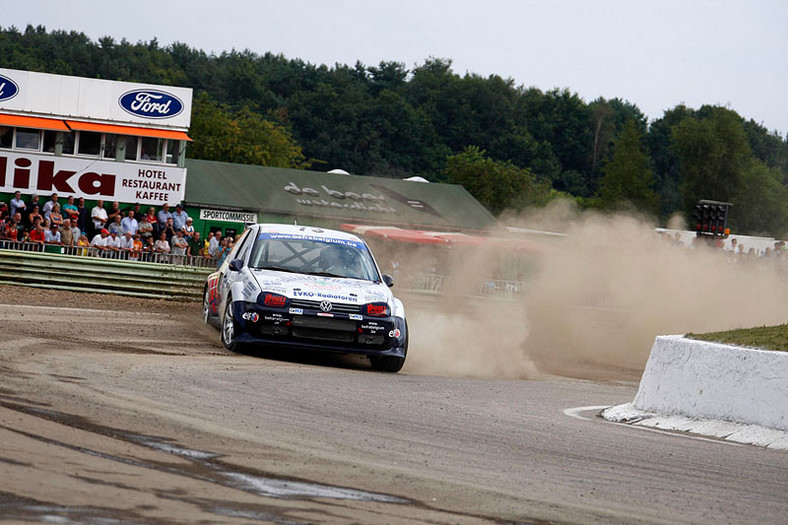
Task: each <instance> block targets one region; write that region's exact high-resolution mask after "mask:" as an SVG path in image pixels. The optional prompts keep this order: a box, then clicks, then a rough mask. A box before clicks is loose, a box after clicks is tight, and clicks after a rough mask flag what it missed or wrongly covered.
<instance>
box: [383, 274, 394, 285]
mask: <svg viewBox="0 0 788 525" xmlns="http://www.w3.org/2000/svg"><path fill="white" fill-rule="evenodd" d="M383 282H384V283H386V286H388V287H389V288H391V287H392V286H394V278H393V277H392V276H390V275H389V274H387V273H384V274H383Z"/></svg>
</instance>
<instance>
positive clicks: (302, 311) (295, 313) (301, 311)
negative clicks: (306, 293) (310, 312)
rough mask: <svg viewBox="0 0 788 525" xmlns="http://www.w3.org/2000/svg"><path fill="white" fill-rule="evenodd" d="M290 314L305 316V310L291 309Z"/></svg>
mask: <svg viewBox="0 0 788 525" xmlns="http://www.w3.org/2000/svg"><path fill="white" fill-rule="evenodd" d="M290 313H291V314H293V315H304V309H303V308H291V309H290Z"/></svg>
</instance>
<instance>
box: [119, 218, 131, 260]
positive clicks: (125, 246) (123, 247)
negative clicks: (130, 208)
mask: <svg viewBox="0 0 788 525" xmlns="http://www.w3.org/2000/svg"><path fill="white" fill-rule="evenodd" d="M130 213H134V212H130ZM118 249H119V250H120V251H121V253H122V254H123V259H128V258H129V253H130V252H131V250H133V249H134V234H132V233H131V232H130V231H126V233H124V234H123V235H122V236H119V237H118Z"/></svg>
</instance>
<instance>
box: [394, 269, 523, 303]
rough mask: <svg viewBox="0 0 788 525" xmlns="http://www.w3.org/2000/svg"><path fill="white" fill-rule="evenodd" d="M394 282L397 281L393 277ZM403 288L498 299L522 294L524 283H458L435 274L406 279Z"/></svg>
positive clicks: (478, 281)
mask: <svg viewBox="0 0 788 525" xmlns="http://www.w3.org/2000/svg"><path fill="white" fill-rule="evenodd" d="M395 282H397V279H396V277H395ZM403 285H404V287H405V288H407V289H409V290H419V291H427V292H435V293H466V294H471V295H484V296H489V297H498V298H504V299H506V298H513V297H516V296H517V295H519V294H522V293H523V292H524V290H525V286H526V283H524V282H522V281H506V280H501V279H479V280H477V281H473V282H462V283H460V282H458V281H457V279H455V278H453V277H451V276H448V275H440V274H436V273H417V274H414V275H413V276H411V277H410V278H408V279H406V280H405V282H404V283H403Z"/></svg>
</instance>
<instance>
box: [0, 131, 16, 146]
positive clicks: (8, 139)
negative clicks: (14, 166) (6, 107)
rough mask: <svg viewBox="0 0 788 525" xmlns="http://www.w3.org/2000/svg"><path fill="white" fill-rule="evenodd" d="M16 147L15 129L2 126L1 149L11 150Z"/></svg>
mask: <svg viewBox="0 0 788 525" xmlns="http://www.w3.org/2000/svg"><path fill="white" fill-rule="evenodd" d="M13 145H14V128H10V127H8V126H0V148H10V147H12V146H13Z"/></svg>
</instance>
